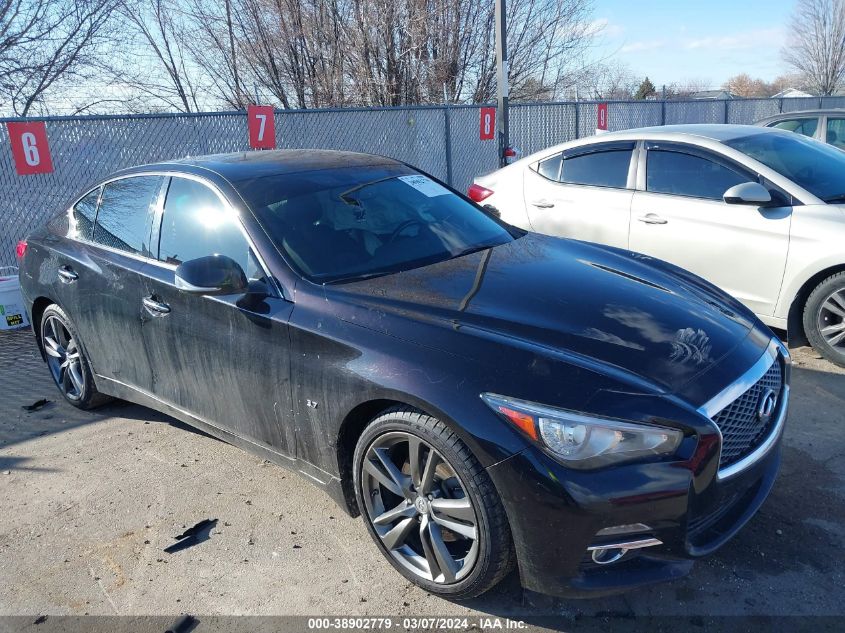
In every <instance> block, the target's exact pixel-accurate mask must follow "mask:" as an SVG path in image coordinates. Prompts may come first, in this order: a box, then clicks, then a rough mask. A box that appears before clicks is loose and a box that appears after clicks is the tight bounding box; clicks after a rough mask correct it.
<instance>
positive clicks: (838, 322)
mask: <svg viewBox="0 0 845 633" xmlns="http://www.w3.org/2000/svg"><path fill="white" fill-rule="evenodd" d="M804 332H805V333H806V334H807V339H809V341H810V344H811V345H812V346H813V348H814V349H815V350H816V351H817V352H818V353H819V354H821V355H822V356H824V357H825V358H827V359H828V360H829V361H831V362H833V363H836V364H837V365H839V366H841V367H845V272H841V273H836V274H835V275H831V276H830V277H828V278H827V279H825V280H824V281H823V282H821V283H820V284H819V285H818V286H816V288H815V289H814V290H813V292H811V293H810V296H809V297H808V298H807V303H806V304H805V305H804Z"/></svg>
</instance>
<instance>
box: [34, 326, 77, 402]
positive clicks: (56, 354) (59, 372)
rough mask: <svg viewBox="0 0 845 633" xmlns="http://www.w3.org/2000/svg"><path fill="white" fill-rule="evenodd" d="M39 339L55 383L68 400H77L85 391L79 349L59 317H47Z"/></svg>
mask: <svg viewBox="0 0 845 633" xmlns="http://www.w3.org/2000/svg"><path fill="white" fill-rule="evenodd" d="M41 341H42V342H43V344H44V351H45V352H46V354H47V366H48V367H49V368H50V373H51V374H52V375H53V380H54V381H55V382H56V385H57V386H58V387H59V389H60V390H61V391H62V393H63V394H64V395H65V396H66V397H67V398H69V399H70V400H79V399H80V398H81V397H82V394H83V393H84V391H85V378H84V376H83V372H82V359H81V357H80V353H81V351H80V349H79V345H78V344H77V342H76V340H75V339H74V338H73V336H71V334H70V331H69V330H68V328H67V326H66V325H65V324H64V323H63V322H62V320H61V319H60V318H59V317H57V316H53V315H51V316H49V317H47V320H46V321H44V324H43V326H42V331H41Z"/></svg>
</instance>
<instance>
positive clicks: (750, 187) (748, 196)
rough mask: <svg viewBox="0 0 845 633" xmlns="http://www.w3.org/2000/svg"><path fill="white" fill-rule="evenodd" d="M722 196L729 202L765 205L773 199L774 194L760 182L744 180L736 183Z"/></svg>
mask: <svg viewBox="0 0 845 633" xmlns="http://www.w3.org/2000/svg"><path fill="white" fill-rule="evenodd" d="M722 197H723V199H724V200H725V202H727V203H728V204H753V205H756V206H764V205H767V204H769V203H771V201H772V194H771V193H769V190H768V189H766V188H765V187H764V186H763V185H761V184H760V183H759V182H743V183H740V184H738V185H734V186H733V187H731V188H730V189H728V190H727V191H726V192H725V195H724V196H722Z"/></svg>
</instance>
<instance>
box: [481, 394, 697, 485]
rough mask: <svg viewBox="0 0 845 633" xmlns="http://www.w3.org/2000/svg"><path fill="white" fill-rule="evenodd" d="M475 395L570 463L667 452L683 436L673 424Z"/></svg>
mask: <svg viewBox="0 0 845 633" xmlns="http://www.w3.org/2000/svg"><path fill="white" fill-rule="evenodd" d="M481 398H482V399H483V400H484V402H486V403H487V405H488V406H489V407H490V408H492V409H493V410H494V411H496V413H499V414H500V415H502V416H503V417H504V418H505V419H506V420H508V421H509V422H511V423H512V424H514V425H515V426H516V427H517V428H519V429H520V430H521V431H522V432H524V433H525V434H526V435H528V436H529V437H530V438H531V439H532V440H534V441H535V442H537V443H538V444H541V445H542V446H544V447H545V448H546V449H548V450H549V451H550V452H551V453H553V454H554V455H555V457H557V458H558V460H559V461H560V462H561V463H563V464H564V465H565V466H569V467H571V468H583V469H587V468H598V467H600V466H606V465H608V464H616V463H620V462H628V461H632V460H636V459H642V458H643V457H650V456H657V455H670V454H672V453H674V452H675V450H676V449H677V448H678V445H679V444H680V443H681V440H682V439H683V434H682V433H681V432H680V431H679V430H677V429H670V428H666V427H662V426H650V425H644V424H632V423H630V422H621V421H619V420H611V419H607V418H598V417H592V416H590V415H586V414H583V413H577V412H575V411H567V410H565V409H557V408H555V407H548V406H545V405H542V404H537V403H535V402H528V401H525V400H517V399H515V398H508V397H505V396H499V395H496V394H493V393H483V394H481Z"/></svg>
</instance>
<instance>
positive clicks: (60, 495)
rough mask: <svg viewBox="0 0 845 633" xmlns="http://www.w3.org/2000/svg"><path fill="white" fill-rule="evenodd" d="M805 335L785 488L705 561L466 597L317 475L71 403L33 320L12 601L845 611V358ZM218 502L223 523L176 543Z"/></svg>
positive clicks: (76, 608) (3, 363)
mask: <svg viewBox="0 0 845 633" xmlns="http://www.w3.org/2000/svg"><path fill="white" fill-rule="evenodd" d="M793 352H794V357H795V359H796V364H795V370H794V372H793V402H792V409H791V414H790V419H789V424H788V427H787V430H786V438H785V446H784V462H783V466H782V470H781V475H780V478H779V480H778V482H777V484H776V486H775V489H774V491H773V493H772V495H771V497H770V498H769V500H768V501H767V503H766V504H765V505H764V507H763V508H762V510H761V511H760V512H759V513H758V515H757V516H756V517H755V518H754V519H753V520H752V522H751V523H750V524H749V525H748V526H747V527H746V529H745V530H744V531H742V532H741V533H740V535H739V536H738V537H737V538H735V539H734V540H733V541H732V542H731V543H729V544H728V545H727V546H726V547H724V548H723V549H722V550H720V552H718V553H717V554H716V555H715V556H713V557H712V558H710V559H708V560H706V561H702V562H699V563H698V564H697V566H696V567H695V569H694V571H693V573H692V575H691V576H689V577H688V578H685V579H682V580H679V581H676V582H674V583H671V584H664V585H660V586H657V587H654V588H649V589H643V590H638V591H634V592H631V593H628V594H625V595H622V596H615V597H611V598H602V599H594V600H581V601H563V600H557V599H551V598H546V597H542V596H537V595H534V594H531V595H524V593H523V591H522V590H521V589H520V587H519V583H518V581H517V579H516V578H515V577H511V578H509V579H508V580H506V581H505V582H504V583H503V584H502V586H501V587H500V588H498V589H496V590H494V591H493V592H491V593H490V594H488V595H486V596H483V597H482V598H480V599H476V600H474V601H472V602H469V603H463V604H458V603H452V602H448V601H445V600H442V599H440V598H436V597H434V596H431V595H429V594H427V593H425V592H423V591H421V590H419V589H417V588H416V587H414V586H413V585H411V584H410V583H407V582H405V581H404V580H403V579H402V578H401V577H400V576H399V575H398V574H397V573H396V572H395V571H394V570H393V569H392V567H390V565H389V564H388V563H387V562H386V561H384V560H382V558H381V556H380V555H379V554H378V553H377V551H376V549H375V547H374V546H373V544H372V542H371V541H370V538H369V536H368V535H367V533H366V530H365V528H364V525H363V523H362V522H361V520H360V519H355V520H353V519H350V518H349V517H347V516H346V515H345V514H344V513H343V511H342V510H341V509H340V508H338V507H337V506H336V505H334V503H333V502H332V501H331V500H330V499H329V498H328V497H327V496H326V495H325V494H324V493H323V492H321V491H320V490H318V489H317V488H315V487H313V486H312V485H310V484H309V483H307V482H306V481H305V480H303V479H302V478H300V477H299V476H297V475H295V474H293V473H290V472H287V471H285V470H283V469H281V468H278V467H276V466H273V465H270V464H267V463H264V462H262V461H261V460H260V459H257V458H255V457H253V456H251V455H249V454H247V453H245V452H243V451H241V450H238V449H236V448H233V447H231V446H229V445H227V444H224V443H222V442H219V441H217V440H215V439H212V438H210V437H208V436H206V435H203V434H201V433H199V432H196V431H192V430H191V429H190V428H189V427H187V426H185V425H183V424H181V423H179V422H176V421H175V420H173V419H171V418H168V417H166V416H163V415H161V414H158V413H155V412H153V411H151V410H149V409H146V408H143V407H139V406H135V405H129V404H113V405H109V406H106V407H104V408H102V409H100V410H98V411H96V412H88V413H86V412H80V411H77V410H75V409H73V408H72V407H70V406H68V405H66V404H64V403H63V402H61V401H60V400H59V394H58V392H57V391H56V390H55V389H54V387H53V385H52V383H51V381H50V378H49V375H48V372H47V369H46V366H45V365H44V364H43V363H42V362H41V359H40V357H39V356H38V355H37V351H36V348H35V344H34V342H33V341H32V338H31V333H30V332H29V331H25V332H16V333H6V332H3V333H0V367H2V378H0V394H2V396H0V508H2V511H0V561H2V564H0V615H37V614H50V615H59V614H78V615H81V614H123V615H127V614H132V615H143V614H157V615H162V614H173V615H177V614H180V613H194V614H196V613H201V614H209V615H210V614H260V615H267V614H298V615H303V614H312V615H315V614H337V615H351V614H374V615H376V614H377V615H386V614H392V615H405V614H408V615H411V614H416V615H450V614H471V615H479V614H483V615H497V616H509V617H513V618H522V619H525V620H528V621H532V619H537V618H540V617H542V616H557V617H561V618H580V617H589V616H594V615H596V614H599V615H602V614H605V615H609V616H617V617H630V616H631V615H661V616H662V615H683V616H685V617H688V618H692V620H691V621H692V622H693V624H695V623H696V618H700V617H707V616H717V615H761V616H763V615H765V616H780V615H810V614H816V615H843V614H845V577H843V569H845V528H843V526H845V458H843V455H845V432H844V431H843V428H842V426H843V424H844V423H845V375H844V374H845V372H843V370H841V369H839V368H836V367H834V366H833V365H831V364H830V363H827V362H826V361H823V360H821V359H819V358H818V356H817V355H816V354H815V353H814V352H813V351H812V350H811V349H808V348H803V349H799V350H793ZM41 398H47V399H48V400H51V401H52V402H51V403H50V404H48V405H46V406H45V407H44V408H42V409H41V410H39V411H36V412H32V413H29V412H25V411H24V410H22V408H21V407H22V406H23V405H27V404H31V403H32V402H34V401H36V400H39V399H41ZM205 518H216V519H218V523H217V525H216V527H215V528H214V529H213V530H212V532H211V538H210V540H208V541H206V542H204V543H201V544H199V545H197V546H195V547H192V548H189V549H185V550H183V551H181V552H177V553H174V554H167V553H165V552H164V551H163V549H164V548H165V547H167V546H168V545H171V544H172V543H173V542H174V538H173V537H174V536H175V535H177V534H179V533H180V532H182V531H183V529H184V528H185V527H190V526H192V525H193V524H195V523H196V522H198V521H200V520H201V519H205Z"/></svg>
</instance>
